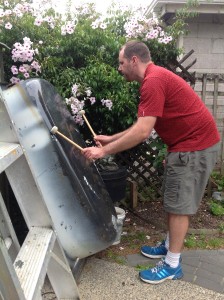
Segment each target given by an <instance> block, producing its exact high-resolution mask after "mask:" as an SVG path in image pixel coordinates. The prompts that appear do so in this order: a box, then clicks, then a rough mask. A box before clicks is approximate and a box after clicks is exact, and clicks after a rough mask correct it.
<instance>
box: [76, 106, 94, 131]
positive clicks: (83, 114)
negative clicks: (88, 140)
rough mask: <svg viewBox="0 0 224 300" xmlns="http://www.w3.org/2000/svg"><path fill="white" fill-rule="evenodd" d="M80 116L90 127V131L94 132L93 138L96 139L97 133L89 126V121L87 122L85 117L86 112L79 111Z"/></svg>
mask: <svg viewBox="0 0 224 300" xmlns="http://www.w3.org/2000/svg"><path fill="white" fill-rule="evenodd" d="M79 114H80V115H81V116H82V117H83V119H84V120H85V122H86V124H87V126H88V127H89V130H90V131H91V132H92V134H93V136H94V137H95V136H96V134H95V132H94V131H93V129H92V127H91V125H90V124H89V121H88V120H87V118H86V116H85V111H84V110H80V111H79Z"/></svg>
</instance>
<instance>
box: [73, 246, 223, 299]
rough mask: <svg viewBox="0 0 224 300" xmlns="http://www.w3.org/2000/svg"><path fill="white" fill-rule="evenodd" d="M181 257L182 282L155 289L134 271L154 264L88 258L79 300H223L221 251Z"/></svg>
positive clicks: (129, 259)
mask: <svg viewBox="0 0 224 300" xmlns="http://www.w3.org/2000/svg"><path fill="white" fill-rule="evenodd" d="M182 257H183V261H182V266H183V271H184V278H183V279H182V280H176V281H175V280H167V281H165V282H163V283H161V284H159V285H151V284H147V283H144V282H142V281H140V280H139V277H138V271H137V270H136V268H135V266H137V265H154V264H155V263H156V262H157V260H151V259H148V258H146V257H144V256H142V255H141V254H134V255H128V256H126V257H124V260H125V261H126V264H125V265H120V264H117V263H111V262H108V261H106V260H103V259H96V258H94V257H91V258H88V259H87V262H86V265H85V267H84V269H83V271H82V274H81V276H80V278H79V284H78V287H79V291H80V296H81V300H132V299H133V300H148V299H149V300H175V299H178V300H188V299H191V300H211V299H212V300H224V250H217V251H216V250H198V251H186V252H184V253H183V254H182Z"/></svg>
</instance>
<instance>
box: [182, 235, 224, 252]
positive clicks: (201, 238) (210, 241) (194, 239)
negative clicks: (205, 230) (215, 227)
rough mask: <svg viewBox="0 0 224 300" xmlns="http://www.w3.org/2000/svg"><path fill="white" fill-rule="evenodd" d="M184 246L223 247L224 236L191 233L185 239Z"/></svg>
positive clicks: (200, 247) (197, 247) (190, 247)
mask: <svg viewBox="0 0 224 300" xmlns="http://www.w3.org/2000/svg"><path fill="white" fill-rule="evenodd" d="M184 246H185V247H186V248H188V249H202V250H205V249H210V250H211V249H221V248H224V237H223V236H215V237H214V236H210V235H205V234H199V235H196V234H190V235H188V236H187V238H186V239H185V242H184Z"/></svg>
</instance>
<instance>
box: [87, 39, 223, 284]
mask: <svg viewBox="0 0 224 300" xmlns="http://www.w3.org/2000/svg"><path fill="white" fill-rule="evenodd" d="M119 71H120V72H121V73H122V74H123V76H124V77H125V78H126V80H127V81H134V80H136V81H138V82H139V83H140V103H139V106H138V119H137V122H136V123H135V124H134V125H133V126H132V127H130V128H129V129H127V130H125V131H123V132H120V133H118V134H115V135H112V136H104V135H98V136H96V138H95V140H96V142H97V143H100V144H101V145H102V147H90V148H85V149H84V150H83V153H84V155H85V156H86V157H87V158H88V159H98V158H102V157H104V156H105V155H108V154H114V153H117V152H120V151H123V150H126V149H129V148H131V147H134V146H136V145H137V144H139V143H141V142H143V141H144V140H145V139H146V138H148V137H149V135H150V133H151V131H152V129H153V128H155V130H156V132H157V133H158V134H159V136H160V137H161V138H162V140H163V141H164V143H166V144H167V146H168V155H167V157H166V164H165V171H164V186H163V187H164V199H163V205H164V209H165V211H166V212H167V227H168V231H167V236H166V239H165V240H164V241H162V242H161V243H160V244H159V245H158V246H157V247H149V246H143V247H142V248H141V253H142V254H143V255H145V256H147V257H149V258H162V260H161V261H160V262H159V263H158V264H157V265H156V267H155V268H152V269H149V270H145V271H141V272H140V274H139V275H140V278H141V279H142V280H143V281H145V282H148V283H152V284H157V283H160V282H162V281H164V280H166V279H179V278H181V277H182V276H183V272H182V268H181V250H182V247H183V243H184V238H185V235H186V233H187V230H188V227H189V218H190V216H191V215H194V214H195V213H196V212H197V209H198V207H199V204H200V201H201V199H202V197H203V194H204V190H205V187H206V184H207V181H208V178H209V176H210V173H211V172H212V170H213V168H214V166H215V163H216V160H217V156H218V142H219V140H220V137H219V133H218V130H217V127H216V124H215V121H214V119H213V117H212V115H211V113H210V112H209V111H208V109H207V108H206V106H205V105H204V103H203V102H202V101H201V99H200V98H199V97H198V95H197V94H196V93H195V92H194V91H193V90H192V88H191V87H190V86H189V85H188V84H187V83H186V82H185V81H184V80H183V79H182V78H180V77H179V76H177V75H175V74H174V73H172V72H170V71H168V70H166V69H165V68H162V67H159V66H156V65H155V64H154V63H153V62H152V61H151V57H150V51H149V49H148V47H147V46H146V45H145V44H144V43H142V42H139V41H129V42H127V43H126V44H125V45H124V46H123V47H122V48H121V50H120V53H119Z"/></svg>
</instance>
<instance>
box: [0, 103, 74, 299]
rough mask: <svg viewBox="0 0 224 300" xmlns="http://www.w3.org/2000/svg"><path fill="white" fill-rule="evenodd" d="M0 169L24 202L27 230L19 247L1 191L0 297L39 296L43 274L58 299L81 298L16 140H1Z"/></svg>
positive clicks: (21, 201)
mask: <svg viewBox="0 0 224 300" xmlns="http://www.w3.org/2000/svg"><path fill="white" fill-rule="evenodd" d="M0 108H1V107H0ZM6 121H7V122H9V120H6ZM6 135H7V133H6ZM10 138H11V139H12V137H10ZM10 138H9V139H10ZM3 171H5V173H6V176H7V178H8V180H9V182H10V185H11V187H12V189H13V191H14V194H15V197H16V198H17V200H18V203H22V204H23V205H22V207H21V209H22V214H23V216H24V219H25V221H26V223H27V225H28V227H29V232H28V235H27V237H26V239H25V241H24V243H23V245H22V247H21V248H20V245H19V242H18V240H17V236H16V233H15V231H14V228H13V225H12V222H11V219H10V217H9V214H8V212H7V208H6V206H5V203H4V200H3V197H2V195H1V193H0V266H1V267H0V299H1V300H17V299H18V300H36V299H37V300H39V299H42V295H41V291H42V287H43V284H44V281H45V278H46V275H47V276H48V278H49V280H50V283H51V286H52V288H53V290H54V293H55V295H56V297H57V299H67V300H68V299H76V300H78V299H80V297H79V292H78V287H77V284H76V280H75V278H74V275H73V273H72V270H71V268H70V265H69V262H68V259H67V258H66V255H65V253H64V251H63V249H62V247H61V244H60V241H59V240H58V238H57V235H56V233H55V231H54V229H53V228H52V227H51V220H50V216H49V214H48V211H47V208H46V207H45V206H44V204H43V202H42V201H39V200H40V199H41V195H39V191H38V189H37V187H36V186H35V182H34V179H33V177H32V175H31V172H30V169H29V165H28V162H27V161H26V158H25V156H24V153H23V149H22V148H21V146H20V145H19V144H17V143H15V142H8V141H7V142H0V173H2V172H3Z"/></svg>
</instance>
